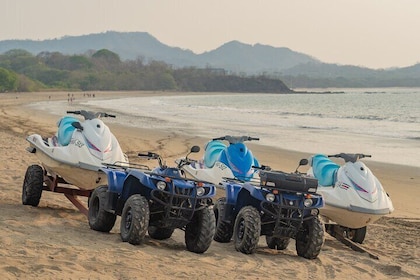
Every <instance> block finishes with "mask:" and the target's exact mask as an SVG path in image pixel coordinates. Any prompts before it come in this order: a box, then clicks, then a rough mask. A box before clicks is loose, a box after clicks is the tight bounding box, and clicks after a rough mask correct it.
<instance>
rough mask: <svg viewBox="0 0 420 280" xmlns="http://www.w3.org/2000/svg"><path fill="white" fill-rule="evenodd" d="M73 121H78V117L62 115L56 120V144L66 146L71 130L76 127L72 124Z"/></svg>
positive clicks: (71, 133)
mask: <svg viewBox="0 0 420 280" xmlns="http://www.w3.org/2000/svg"><path fill="white" fill-rule="evenodd" d="M73 122H79V120H78V119H76V118H74V117H70V116H64V117H62V118H61V119H60V120H59V121H58V131H57V139H58V144H60V145H61V146H67V145H68V144H69V143H70V140H71V136H72V135H73V131H74V130H75V129H76V128H75V127H74V126H72V123H73Z"/></svg>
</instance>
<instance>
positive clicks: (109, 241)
mask: <svg viewBox="0 0 420 280" xmlns="http://www.w3.org/2000/svg"><path fill="white" fill-rule="evenodd" d="M116 94H117V93H97V94H96V96H95V98H112V97H115V96H116ZM118 94H120V95H124V96H140V95H153V94H173V93H156V92H128V93H118ZM80 95H81V93H77V96H78V97H79V96H80ZM48 100H52V101H53V100H67V92H57V93H56V92H54V93H0V151H1V152H0V161H1V165H0V171H1V173H0V211H1V213H2V216H1V217H0V226H1V230H0V242H1V248H0V258H1V260H2V262H1V264H0V276H1V278H2V279H204V278H205V279H420V203H419V202H418V200H417V197H420V168H417V167H409V166H399V165H391V164H383V163H378V162H369V167H370V168H371V170H372V172H373V173H374V174H375V175H376V176H377V177H378V178H379V180H380V181H381V182H382V184H383V185H384V187H385V189H386V191H387V192H388V193H389V195H390V197H391V199H392V201H393V204H394V207H395V211H394V213H392V214H391V215H389V216H386V217H383V218H381V219H380V220H379V221H377V222H375V223H374V224H372V225H370V226H368V232H367V236H366V239H365V242H364V244H363V246H364V247H365V248H367V249H368V250H369V251H370V252H372V253H374V254H376V255H378V256H379V260H376V259H373V258H371V257H370V256H369V255H368V254H366V253H360V252H356V251H353V250H351V249H350V248H349V247H347V246H345V245H344V244H342V243H340V242H339V241H338V240H336V239H335V238H333V237H331V236H329V235H328V234H326V240H325V244H324V246H323V249H322V251H321V253H320V255H319V257H318V258H317V259H315V260H307V259H304V258H301V257H298V256H297V254H296V250H295V247H294V242H293V241H292V242H291V244H290V245H289V247H288V248H287V249H286V250H284V251H275V250H271V249H269V248H268V247H267V245H266V243H265V238H261V239H260V243H259V248H258V249H257V253H256V254H253V255H245V254H242V253H239V252H237V251H236V250H235V248H234V246H233V244H232V243H228V244H222V243H217V242H215V241H214V242H213V243H212V244H211V246H210V248H209V250H208V251H206V252H205V253H204V254H200V255H198V254H194V253H191V252H189V251H187V250H186V248H185V243H184V233H183V232H182V231H181V230H176V231H175V233H174V235H173V236H172V237H171V238H170V239H168V240H165V241H158V240H153V239H150V238H149V237H148V236H146V240H145V243H144V244H142V245H139V246H133V245H130V244H128V243H124V242H122V241H121V238H120V235H119V218H118V219H117V222H116V224H115V226H114V228H113V229H112V231H111V233H109V234H104V233H100V232H97V231H93V230H91V229H90V228H89V225H88V221H87V218H86V216H84V215H83V214H82V213H81V212H80V211H79V210H78V209H77V208H76V207H75V206H74V205H73V204H71V203H70V202H69V201H68V200H67V199H66V198H65V197H64V195H62V194H58V193H51V192H43V194H42V198H41V202H40V204H39V206H38V207H32V206H25V205H22V200H21V194H22V183H23V178H24V175H25V171H26V168H27V167H28V166H29V165H31V164H35V163H37V164H39V162H38V161H37V158H36V157H35V156H34V155H33V154H30V153H28V152H27V151H26V150H25V149H26V147H27V146H28V143H27V142H26V140H25V138H26V136H28V135H30V134H32V133H38V134H40V135H42V136H50V135H52V134H54V133H55V131H56V122H57V120H58V118H57V116H53V115H49V114H48V113H46V112H42V111H35V110H29V109H27V108H26V107H25V106H24V105H25V104H29V103H31V102H38V101H48ZM77 101H78V98H76V100H75V101H74V104H73V106H74V108H75V110H77V109H83V108H79V107H77ZM63 113H64V112H63ZM104 121H105V123H106V119H105V120H104ZM109 126H110V128H111V131H112V132H113V133H114V134H115V136H116V137H117V139H118V140H119V142H120V145H121V147H122V149H123V151H124V152H125V153H126V154H127V155H128V156H129V159H130V161H132V162H135V161H137V159H136V157H135V156H136V154H137V153H138V152H140V151H155V152H158V153H160V154H161V155H162V156H163V158H164V159H166V161H167V163H168V164H169V165H170V164H172V163H173V162H174V160H175V159H176V158H178V157H181V156H184V155H185V154H186V153H187V151H188V150H189V148H190V147H191V146H192V145H200V146H202V145H203V144H204V143H205V142H206V141H207V140H208V139H202V138H199V137H187V136H185V135H180V134H178V133H177V132H176V131H156V130H152V129H138V128H132V127H131V128H129V127H124V126H122V125H116V124H112V125H109ZM249 146H250V148H251V149H252V151H253V152H254V154H255V155H258V158H259V159H260V161H263V162H264V164H267V165H270V166H271V167H273V168H275V169H280V170H285V171H293V170H295V168H296V166H297V163H298V162H299V160H300V159H301V158H305V157H308V156H309V155H308V154H305V153H298V152H292V151H287V150H281V149H273V148H269V147H264V146H259V145H256V144H250V145H249ZM201 155H202V153H200V154H199V155H197V157H196V158H199V157H200V156H201ZM149 164H150V165H151V167H153V165H155V162H150V163H149ZM221 195H223V193H222V192H221V191H219V193H218V196H221Z"/></svg>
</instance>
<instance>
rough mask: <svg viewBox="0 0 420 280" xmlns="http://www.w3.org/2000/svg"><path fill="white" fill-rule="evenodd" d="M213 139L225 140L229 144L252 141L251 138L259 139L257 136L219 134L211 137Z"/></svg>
mask: <svg viewBox="0 0 420 280" xmlns="http://www.w3.org/2000/svg"><path fill="white" fill-rule="evenodd" d="M213 140H226V141H228V142H229V144H236V143H242V142H245V141H252V140H260V138H258V137H251V136H230V135H226V136H221V137H216V138H213Z"/></svg>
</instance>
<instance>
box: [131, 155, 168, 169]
mask: <svg viewBox="0 0 420 280" xmlns="http://www.w3.org/2000/svg"><path fill="white" fill-rule="evenodd" d="M137 155H138V156H139V157H147V159H157V160H158V162H159V166H160V167H161V168H166V167H167V166H166V165H165V163H164V162H163V160H162V157H161V156H160V155H159V154H157V153H153V152H147V153H146V154H145V153H138V154H137Z"/></svg>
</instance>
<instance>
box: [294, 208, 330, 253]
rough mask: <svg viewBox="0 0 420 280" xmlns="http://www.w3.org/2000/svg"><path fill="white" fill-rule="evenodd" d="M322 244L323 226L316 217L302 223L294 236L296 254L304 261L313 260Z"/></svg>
mask: <svg viewBox="0 0 420 280" xmlns="http://www.w3.org/2000/svg"><path fill="white" fill-rule="evenodd" d="M323 244H324V226H323V224H322V222H321V221H320V219H319V218H318V216H315V217H313V218H312V219H309V220H306V221H304V222H303V225H302V229H301V230H300V231H299V232H298V233H297V236H296V251H297V254H298V255H299V256H301V257H304V258H306V259H315V258H316V257H318V255H319V253H320V252H321V248H322V245H323Z"/></svg>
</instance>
